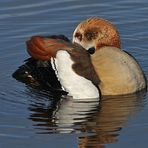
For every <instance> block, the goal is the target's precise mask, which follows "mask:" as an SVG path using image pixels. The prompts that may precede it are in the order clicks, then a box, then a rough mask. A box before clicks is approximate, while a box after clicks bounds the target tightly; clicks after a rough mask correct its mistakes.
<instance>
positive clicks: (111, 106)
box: [28, 90, 145, 148]
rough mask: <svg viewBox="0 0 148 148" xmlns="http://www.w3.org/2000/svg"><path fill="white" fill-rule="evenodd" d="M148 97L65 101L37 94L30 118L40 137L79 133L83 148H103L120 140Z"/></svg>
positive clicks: (67, 99)
mask: <svg viewBox="0 0 148 148" xmlns="http://www.w3.org/2000/svg"><path fill="white" fill-rule="evenodd" d="M28 92H29V91H28ZM32 92H33V91H32V90H31V93H30V94H31V95H32V94H33V93H32ZM144 95H145V92H140V93H137V94H133V95H126V96H106V97H105V96H104V97H103V98H102V99H101V101H100V102H98V101H94V100H93V101H90V100H89V101H88V100H85V101H76V100H73V99H71V98H63V99H62V100H61V99H60V98H61V96H54V97H53V96H52V97H51V96H49V98H50V101H49V100H48V99H47V98H46V99H47V100H46V101H45V100H44V101H43V100H42V99H39V96H40V97H41V98H42V96H43V94H42V93H40V94H39V93H38V94H37V93H34V101H31V103H30V105H29V111H30V117H29V119H31V120H32V121H34V124H33V126H34V128H35V129H36V132H37V133H38V134H43V133H44V134H48V133H71V132H76V133H77V134H78V137H79V148H86V147H93V148H103V147H104V144H108V143H115V142H117V141H118V136H119V134H120V130H121V129H122V128H123V127H124V125H125V124H126V121H127V120H128V118H129V117H130V116H131V115H132V116H133V115H135V114H136V113H137V112H138V111H139V110H140V109H141V108H142V107H143V105H144V103H143V98H144ZM37 98H38V99H37ZM51 98H52V99H51ZM49 102H50V103H49Z"/></svg>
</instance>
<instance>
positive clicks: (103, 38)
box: [26, 17, 147, 98]
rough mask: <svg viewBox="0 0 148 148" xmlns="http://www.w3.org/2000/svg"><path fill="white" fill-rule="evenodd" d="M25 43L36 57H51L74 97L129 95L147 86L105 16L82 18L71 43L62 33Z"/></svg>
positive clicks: (48, 59)
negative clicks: (59, 35) (103, 17)
mask: <svg viewBox="0 0 148 148" xmlns="http://www.w3.org/2000/svg"><path fill="white" fill-rule="evenodd" d="M26 45H27V51H28V53H29V54H30V55H31V58H33V59H34V60H36V61H37V62H39V63H46V62H47V61H48V62H49V61H50V62H49V63H51V67H52V68H53V69H54V71H55V73H56V77H57V79H58V80H59V81H60V83H61V87H62V89H63V90H65V91H66V92H68V93H69V95H71V96H74V98H85V97H86V98H91V97H92V98H96V97H100V93H101V95H126V94H132V93H136V92H138V91H141V90H144V89H146V88H147V83H146V77H145V75H144V72H143V71H142V68H141V67H140V64H139V63H138V62H137V60H136V59H135V58H134V57H133V56H132V55H130V54H129V53H127V52H126V51H124V50H122V49H121V41H120V36H119V33H118V31H117V29H116V27H115V25H113V24H112V23H111V22H109V21H107V20H104V19H102V18H99V17H92V18H89V19H86V20H84V21H82V22H80V23H79V24H78V26H77V27H76V29H75V30H74V32H73V39H72V43H71V42H70V41H69V40H67V39H66V40H65V38H64V39H63V37H62V38H61V37H55V36H54V37H53V38H52V37H51V38H44V37H41V36H33V37H31V39H30V40H29V41H27V43H26ZM43 65H45V64H43ZM45 67H46V66H45ZM48 68H49V67H48ZM47 75H49V77H50V72H49V73H47V74H46V77H47Z"/></svg>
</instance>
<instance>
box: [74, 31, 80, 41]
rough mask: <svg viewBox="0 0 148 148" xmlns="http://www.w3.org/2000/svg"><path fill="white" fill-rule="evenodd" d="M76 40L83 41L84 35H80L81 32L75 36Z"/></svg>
mask: <svg viewBox="0 0 148 148" xmlns="http://www.w3.org/2000/svg"><path fill="white" fill-rule="evenodd" d="M75 38H78V40H79V41H82V34H81V33H79V32H77V33H76V34H75Z"/></svg>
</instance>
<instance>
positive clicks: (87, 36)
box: [85, 32, 94, 41]
mask: <svg viewBox="0 0 148 148" xmlns="http://www.w3.org/2000/svg"><path fill="white" fill-rule="evenodd" d="M85 37H86V38H87V40H89V41H90V40H92V39H93V37H94V34H93V33H91V32H86V33H85Z"/></svg>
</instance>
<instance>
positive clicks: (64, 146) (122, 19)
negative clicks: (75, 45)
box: [0, 0, 148, 148]
mask: <svg viewBox="0 0 148 148" xmlns="http://www.w3.org/2000/svg"><path fill="white" fill-rule="evenodd" d="M147 14H148V1H147V0H141V1H138V0H124V1H121V0H118V1H113V0H110V1H106V0H103V1H97V0H91V1H89V0H85V1H84V0H63V1H60V0H51V1H47V0H42V1H40V0H29V1H28V0H26V1H24V0H13V1H12V0H1V1H0V38H1V40H0V55H1V56H0V106H1V108H0V147H2V148H10V147H11V148H17V147H18V148H20V147H21V148H26V147H28V148H32V147H36V148H41V147H42V148H44V147H45V148H46V147H51V148H76V147H79V148H89V147H91V148H119V147H120V148H124V147H126V148H139V147H141V148H147V145H148V142H147V140H148V139H147V137H148V116H147V114H148V103H147V102H148V101H147V99H148V96H147V94H146V93H145V92H141V93H139V94H136V95H129V96H116V97H104V98H102V101H101V102H99V103H98V102H96V101H92V102H76V101H74V100H71V99H64V98H63V99H61V100H60V101H59V99H60V98H59V96H54V95H53V94H50V93H47V92H46V91H39V90H36V89H33V88H30V87H28V86H26V85H25V84H23V83H21V82H18V81H16V80H15V79H13V78H12V77H11V74H12V73H13V72H14V71H15V70H16V69H17V68H18V66H20V65H21V64H23V60H25V59H26V58H28V57H29V56H28V54H27V52H26V50H25V49H26V46H25V41H26V40H28V39H29V37H30V36H32V35H36V34H65V35H66V36H68V37H69V38H71V37H72V32H73V30H74V28H75V27H76V25H77V24H78V23H79V22H80V21H82V20H84V19H86V18H88V17H91V16H100V17H103V18H105V19H108V20H110V21H112V22H113V23H114V24H115V25H116V26H117V28H118V30H119V32H120V36H121V40H122V48H123V49H125V50H126V51H128V52H129V53H131V54H132V55H133V56H134V57H135V58H136V59H137V60H138V61H139V63H140V65H141V67H142V69H143V70H144V72H145V74H146V77H148V58H147V57H148V50H147V46H148V45H147V40H148V17H147Z"/></svg>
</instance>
